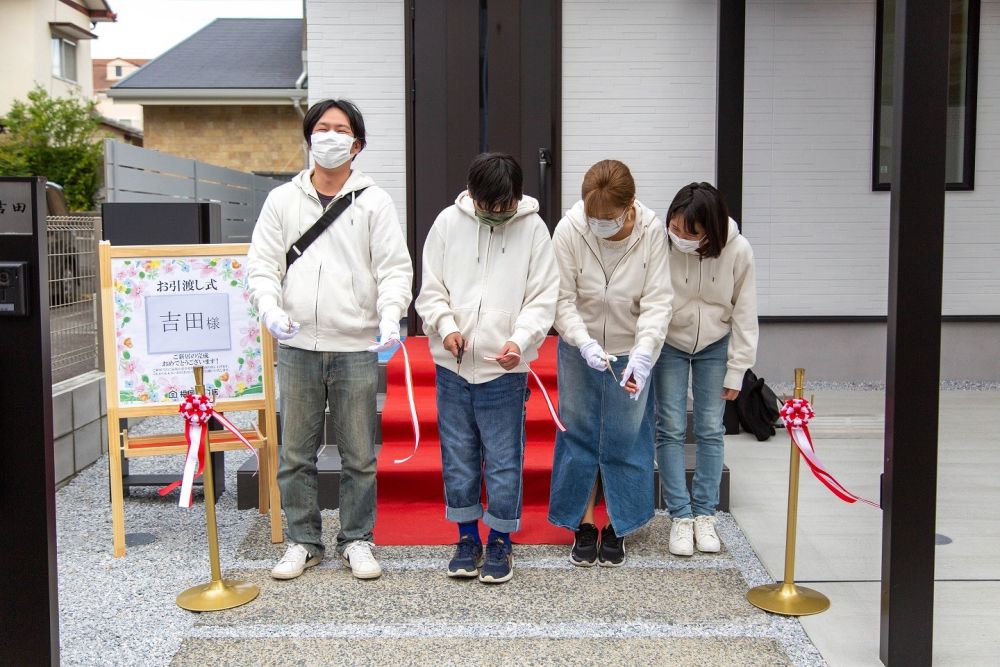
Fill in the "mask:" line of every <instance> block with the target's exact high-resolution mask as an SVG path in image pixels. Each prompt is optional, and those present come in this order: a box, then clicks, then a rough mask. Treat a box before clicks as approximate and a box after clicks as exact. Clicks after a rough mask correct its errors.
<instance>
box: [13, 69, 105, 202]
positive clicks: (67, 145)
mask: <svg viewBox="0 0 1000 667" xmlns="http://www.w3.org/2000/svg"><path fill="white" fill-rule="evenodd" d="M94 106H95V105H94V102H92V101H89V100H81V99H78V98H71V97H51V96H50V95H49V94H48V93H47V92H46V91H45V90H44V89H43V88H41V87H40V86H38V87H35V89H34V90H32V91H31V92H30V93H28V101H27V102H24V101H20V100H18V101H16V102H14V104H13V105H12V106H11V109H10V112H9V113H8V114H7V116H6V118H4V119H3V120H2V121H0V122H2V124H3V125H4V126H5V127H6V131H7V133H6V134H5V135H3V136H0V175H4V176H44V177H46V178H47V179H48V180H50V181H52V182H54V183H58V184H59V185H61V186H62V187H63V190H64V192H65V195H66V205H67V206H68V207H69V209H70V210H71V211H89V210H93V208H94V204H95V202H94V198H95V196H96V195H97V190H98V188H99V187H100V173H101V168H102V166H103V162H104V156H103V153H102V148H101V140H100V137H99V136H98V133H97V130H98V128H99V127H100V124H99V122H98V120H97V117H96V114H95V112H94Z"/></svg>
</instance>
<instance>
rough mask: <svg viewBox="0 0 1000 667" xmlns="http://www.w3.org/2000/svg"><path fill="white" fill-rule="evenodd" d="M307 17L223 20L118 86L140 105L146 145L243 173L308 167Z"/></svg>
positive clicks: (119, 93)
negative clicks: (304, 119)
mask: <svg viewBox="0 0 1000 667" xmlns="http://www.w3.org/2000/svg"><path fill="white" fill-rule="evenodd" d="M302 24H303V19H217V20H215V21H213V22H212V23H210V24H209V25H207V26H205V27H204V28H202V29H201V30H199V31H198V32H196V33H195V34H194V35H192V36H191V37H188V38H187V39H186V40H184V41H183V42H181V43H180V44H178V45H177V46H175V47H173V48H172V49H170V50H169V51H167V52H166V53H164V54H163V55H161V56H159V57H158V58H155V59H154V60H152V61H151V62H149V63H147V64H146V65H144V66H143V67H142V68H141V69H139V70H137V71H136V72H134V73H132V74H131V75H129V76H127V77H125V78H124V79H123V80H122V81H119V82H118V83H116V84H114V85H113V86H112V87H111V88H110V89H109V90H108V96H109V97H110V98H111V99H113V100H114V101H115V103H116V104H117V103H120V102H128V103H132V104H140V105H142V108H143V134H144V144H145V147H146V148H151V149H154V150H159V151H163V152H167V153H172V154H174V155H179V156H182V157H186V158H192V159H195V160H201V161H203V162H209V163H211V164H217V165H221V166H225V167H230V168H233V169H239V170H241V171H248V172H254V173H258V174H267V175H288V174H294V173H296V172H298V171H299V170H300V169H302V168H303V165H304V164H305V155H306V154H305V152H304V150H303V143H304V142H303V138H302V116H303V114H304V111H305V109H304V107H303V105H304V104H305V103H306V98H307V91H306V90H305V84H306V73H305V65H304V62H303V55H304V52H305V45H304V40H303V31H302Z"/></svg>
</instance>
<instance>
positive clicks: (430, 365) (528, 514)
mask: <svg viewBox="0 0 1000 667" xmlns="http://www.w3.org/2000/svg"><path fill="white" fill-rule="evenodd" d="M404 345H406V350H407V352H409V354H410V363H411V364H412V367H413V389H414V398H415V400H416V405H417V417H418V418H419V419H420V450H419V451H418V452H417V455H416V456H414V457H413V458H412V459H410V460H409V461H407V462H406V463H400V464H396V463H393V461H394V459H401V458H404V457H406V456H408V455H409V454H410V452H411V451H412V450H413V425H412V422H411V420H410V412H409V410H410V409H409V404H408V402H407V400H406V385H405V380H404V370H403V368H404V366H403V355H402V353H400V352H397V353H396V354H394V355H393V356H392V359H391V360H390V361H389V366H388V369H387V375H388V391H387V396H386V403H385V407H384V408H383V411H382V443H383V444H382V451H381V452H380V454H379V459H378V519H377V521H376V524H375V541H376V543H377V544H385V545H407V544H450V543H453V542H455V541H456V540H457V535H458V530H457V528H456V527H455V524H453V523H451V522H449V521H446V520H445V518H444V482H443V481H442V477H441V450H440V443H439V441H438V429H437V409H436V407H435V401H434V361H433V360H432V359H431V354H430V350H429V349H428V346H427V339H426V338H424V337H409V338H407V339H406V341H405V342H404ZM531 368H532V370H534V371H535V373H537V374H538V376H539V377H541V378H542V381H543V382H544V383H545V387H546V388H547V389H548V390H549V392H550V395H551V397H552V401H553V403H556V404H557V405H558V402H557V391H556V338H555V337H552V336H550V337H549V338H548V339H547V340H546V341H545V343H544V344H543V345H542V349H541V351H540V354H539V357H538V359H537V360H535V361H534V362H533V363H532V364H531ZM528 383H529V386H530V387H531V398H530V399H529V400H528V412H527V424H526V427H527V435H528V441H527V445H526V449H525V454H524V511H523V514H522V519H521V530H520V531H519V532H517V533H515V534H514V535H513V540H514V541H515V542H519V543H521V544H570V543H571V542H572V541H573V534H572V533H570V532H569V531H568V530H564V529H562V528H557V527H556V526H553V525H552V524H550V523H549V522H548V520H547V518H546V517H547V516H548V505H549V481H550V478H551V473H552V449H553V445H554V443H555V433H556V427H555V425H554V424H553V423H552V418H551V416H550V415H549V411H548V408H546V406H545V400H544V399H543V398H542V396H541V393H540V391H539V390H538V387H537V385H536V384H535V381H534V380H533V379H531V378H530V377H529V378H528ZM484 501H485V494H484ZM598 511H599V521H598V525H601V521H603V520H604V519H605V518H606V516H607V515H606V514H605V513H604V508H603V507H599V508H598ZM480 527H481V529H482V531H483V535H484V537H485V534H486V532H487V530H488V529H487V528H485V526H483V524H480Z"/></svg>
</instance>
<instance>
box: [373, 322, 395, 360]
mask: <svg viewBox="0 0 1000 667" xmlns="http://www.w3.org/2000/svg"><path fill="white" fill-rule="evenodd" d="M378 332H379V341H380V342H378V343H375V344H374V345H369V346H368V351H369V352H387V351H389V350H391V349H392V348H394V347H396V346H397V345H399V322H396V321H394V320H391V319H390V320H387V319H384V318H383V319H382V321H381V322H379V324H378Z"/></svg>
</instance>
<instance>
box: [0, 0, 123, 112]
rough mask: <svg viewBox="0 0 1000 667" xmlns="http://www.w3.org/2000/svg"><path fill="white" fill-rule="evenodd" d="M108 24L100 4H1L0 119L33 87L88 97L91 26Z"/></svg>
mask: <svg viewBox="0 0 1000 667" xmlns="http://www.w3.org/2000/svg"><path fill="white" fill-rule="evenodd" d="M114 20H115V14H114V12H112V11H111V7H110V6H109V5H108V3H107V2H105V0H3V3H2V5H0V26H2V27H3V30H2V32H3V35H2V39H0V116H2V115H4V114H6V113H7V112H8V111H9V110H10V105H11V104H12V103H13V102H14V101H15V100H24V99H26V97H27V94H28V91H30V90H31V89H32V88H34V87H35V86H36V85H41V86H42V87H43V88H44V89H45V90H46V91H48V92H49V94H50V95H52V96H54V97H66V96H69V95H78V96H80V97H82V98H85V99H89V98H91V97H92V96H93V94H94V89H93V80H92V69H91V66H90V40H92V39H96V38H97V35H95V34H94V33H93V32H91V31H92V29H93V24H95V23H98V22H103V21H114Z"/></svg>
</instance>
